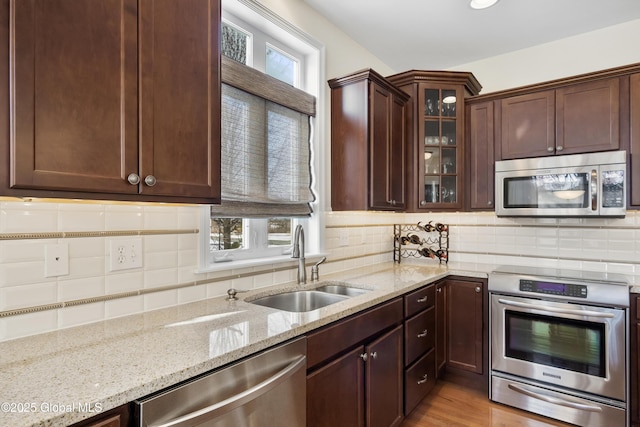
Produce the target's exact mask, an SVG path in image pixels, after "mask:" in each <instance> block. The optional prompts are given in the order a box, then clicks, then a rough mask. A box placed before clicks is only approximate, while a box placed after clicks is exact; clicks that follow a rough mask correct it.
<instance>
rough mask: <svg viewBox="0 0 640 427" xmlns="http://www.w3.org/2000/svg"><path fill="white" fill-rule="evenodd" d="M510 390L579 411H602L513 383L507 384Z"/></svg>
mask: <svg viewBox="0 0 640 427" xmlns="http://www.w3.org/2000/svg"><path fill="white" fill-rule="evenodd" d="M508 387H509V388H510V389H511V390H513V391H515V392H518V393H521V394H524V395H525V396H529V397H532V398H534V399H538V400H542V401H543V402H547V403H551V404H554V405H560V406H566V407H568V408H573V409H579V410H581V411H589V412H602V408H601V407H599V406H593V405H585V404H583V403H577V402H571V401H568V400H564V399H559V398H557V397H552V396H546V395H544V394H541V393H536V392H534V391H531V390H527V389H525V388H524V387H518V386H516V385H513V384H509V386H508Z"/></svg>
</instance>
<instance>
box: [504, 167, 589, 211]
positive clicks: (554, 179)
mask: <svg viewBox="0 0 640 427" xmlns="http://www.w3.org/2000/svg"><path fill="white" fill-rule="evenodd" d="M589 182H590V173H587V172H579V173H562V174H550V175H533V176H518V177H513V178H505V179H504V207H505V208H547V209H566V208H578V209H584V208H587V207H589V202H590V200H591V199H590V193H589Z"/></svg>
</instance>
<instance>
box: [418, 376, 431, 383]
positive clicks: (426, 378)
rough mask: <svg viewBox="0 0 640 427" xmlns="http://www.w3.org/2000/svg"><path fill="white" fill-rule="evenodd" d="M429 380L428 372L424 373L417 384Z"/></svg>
mask: <svg viewBox="0 0 640 427" xmlns="http://www.w3.org/2000/svg"><path fill="white" fill-rule="evenodd" d="M427 381H429V374H424V375H423V376H422V379H421V380H418V384H424V383H426V382H427Z"/></svg>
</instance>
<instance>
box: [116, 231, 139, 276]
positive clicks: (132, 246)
mask: <svg viewBox="0 0 640 427" xmlns="http://www.w3.org/2000/svg"><path fill="white" fill-rule="evenodd" d="M142 256H143V254H142V237H134V238H131V239H113V240H111V241H110V262H109V264H110V271H119V270H128V269H131V268H140V267H142Z"/></svg>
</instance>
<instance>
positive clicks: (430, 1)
mask: <svg viewBox="0 0 640 427" xmlns="http://www.w3.org/2000/svg"><path fill="white" fill-rule="evenodd" d="M304 1H305V2H306V3H307V4H309V5H310V6H311V7H313V8H314V9H315V10H317V11H318V12H319V13H321V14H322V15H324V16H325V17H326V18H327V19H328V20H329V21H331V22H333V23H334V24H335V25H336V26H338V27H339V28H340V29H342V30H343V31H344V32H345V33H346V34H348V35H349V36H350V37H351V38H352V39H354V40H356V41H357V42H358V43H360V44H361V45H362V46H364V47H366V48H367V49H368V50H369V51H371V52H372V53H373V54H374V55H376V56H377V57H378V58H380V60H382V61H383V62H384V63H386V64H387V65H388V66H389V67H391V68H393V69H394V70H396V71H399V72H400V71H405V70H410V69H427V70H437V69H447V68H451V67H454V66H457V65H462V64H466V63H468V62H472V61H476V60H479V59H482V58H488V57H491V56H495V55H499V54H502V53H506V52H511V51H515V50H519V49H523V48H526V47H530V46H535V45H538V44H542V43H547V42H550V41H553V40H558V39H562V38H566V37H570V36H573V35H577V34H581V33H585V32H590V31H594V30H597V29H600V28H604V27H608V26H611V25H615V24H620V23H623V22H626V21H632V20H635V19H639V18H640V0H530V1H525V0H500V1H499V2H498V3H497V4H496V5H495V6H493V7H492V8H489V9H485V10H473V9H471V8H470V7H469V0H395V1H393V0H304ZM639 48H640V47H639Z"/></svg>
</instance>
